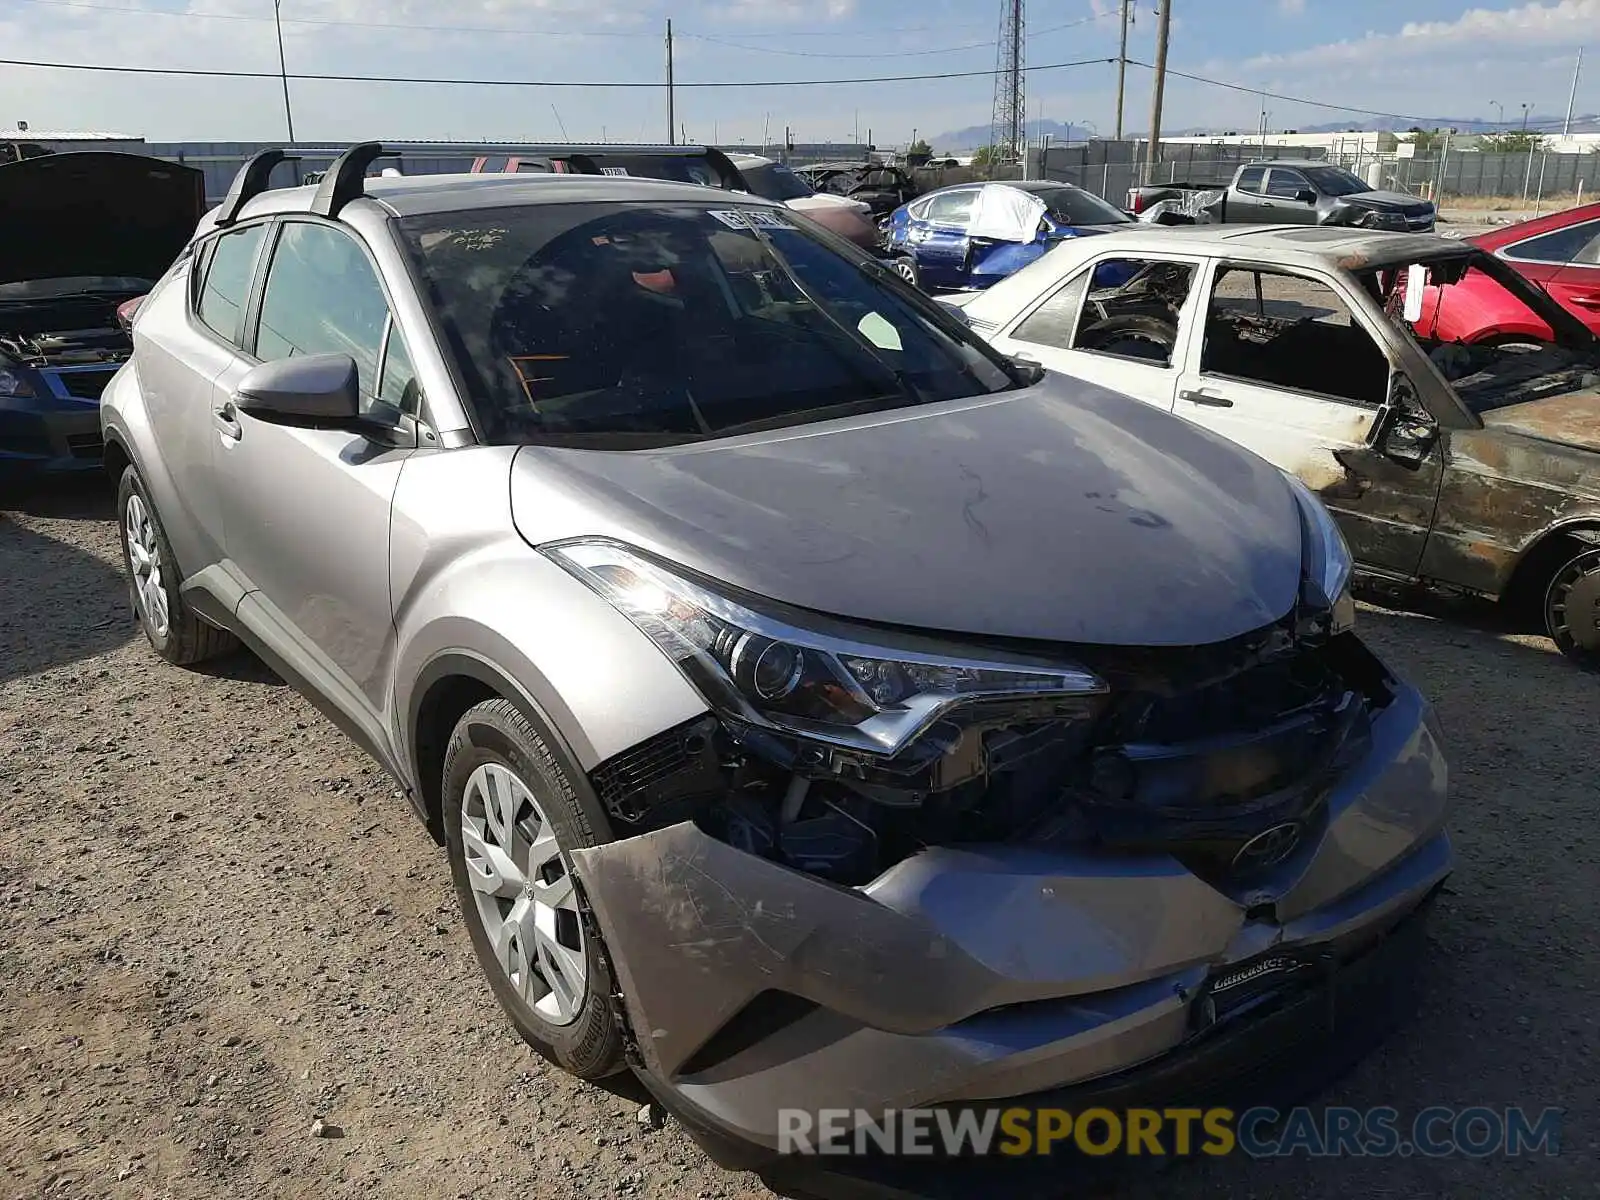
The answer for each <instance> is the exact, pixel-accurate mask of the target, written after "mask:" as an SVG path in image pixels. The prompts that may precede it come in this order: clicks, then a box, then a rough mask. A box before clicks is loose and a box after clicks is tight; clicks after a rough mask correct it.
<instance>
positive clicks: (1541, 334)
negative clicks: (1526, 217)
mask: <svg viewBox="0 0 1600 1200" xmlns="http://www.w3.org/2000/svg"><path fill="white" fill-rule="evenodd" d="M1471 240H1472V241H1473V242H1474V243H1475V244H1476V245H1479V246H1481V247H1483V248H1484V249H1485V250H1487V251H1489V252H1490V253H1491V254H1495V255H1498V256H1499V257H1500V258H1503V259H1505V260H1506V261H1507V262H1508V263H1510V264H1511V265H1512V266H1514V267H1515V268H1516V269H1517V270H1518V271H1519V272H1520V273H1521V274H1522V275H1524V276H1525V277H1527V278H1528V279H1530V280H1532V281H1533V282H1534V283H1536V284H1538V285H1539V286H1540V287H1542V288H1543V289H1544V290H1545V291H1547V292H1549V293H1550V295H1551V297H1552V298H1553V299H1555V301H1556V302H1557V303H1558V304H1560V305H1561V306H1562V307H1563V308H1565V309H1566V310H1567V311H1568V312H1570V313H1571V314H1572V315H1573V316H1575V317H1577V318H1578V320H1580V321H1582V322H1583V323H1584V324H1585V325H1587V326H1588V327H1589V329H1590V330H1591V331H1593V332H1594V333H1595V334H1596V335H1597V336H1600V204H1585V205H1583V206H1582V207H1581V208H1569V209H1568V210H1567V211H1566V212H1559V213H1551V214H1550V215H1549V216H1548V217H1539V218H1537V219H1535V220H1532V221H1523V222H1521V223H1519V224H1516V225H1507V226H1506V227H1505V228H1503V229H1496V230H1493V231H1491V232H1489V233H1485V234H1480V235H1479V236H1477V237H1475V238H1473V239H1471ZM1439 298H1440V289H1438V288H1436V287H1430V288H1429V289H1428V290H1427V293H1426V294H1425V295H1424V297H1423V304H1422V318H1421V320H1419V321H1417V322H1416V330H1417V332H1418V333H1419V334H1420V335H1422V336H1424V337H1435V338H1438V339H1439V340H1440V341H1444V342H1467V343H1469V344H1473V343H1475V344H1482V345H1512V344H1515V343H1518V342H1547V341H1550V340H1552V338H1553V336H1554V335H1553V334H1552V333H1551V331H1550V327H1549V326H1548V325H1546V324H1545V323H1544V322H1543V321H1541V320H1539V318H1538V317H1537V316H1535V315H1534V313H1533V311H1532V310H1531V309H1529V308H1527V307H1526V306H1524V305H1522V304H1520V303H1518V302H1517V300H1516V299H1515V297H1513V296H1512V295H1511V294H1510V293H1509V292H1507V291H1506V289H1505V288H1503V287H1500V286H1498V285H1497V284H1495V283H1494V282H1493V281H1492V280H1489V279H1486V278H1484V277H1483V276H1482V275H1480V274H1479V273H1478V272H1476V271H1472V272H1469V273H1468V275H1467V277H1466V278H1465V279H1463V280H1462V281H1461V282H1460V283H1458V284H1456V285H1454V286H1453V287H1451V288H1450V289H1449V293H1448V302H1447V303H1446V304H1444V305H1443V309H1442V311H1441V306H1440V303H1439Z"/></svg>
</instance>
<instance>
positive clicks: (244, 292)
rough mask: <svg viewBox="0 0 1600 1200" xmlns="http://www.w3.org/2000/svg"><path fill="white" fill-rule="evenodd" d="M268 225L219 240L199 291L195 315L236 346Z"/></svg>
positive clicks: (250, 227)
mask: <svg viewBox="0 0 1600 1200" xmlns="http://www.w3.org/2000/svg"><path fill="white" fill-rule="evenodd" d="M266 228H267V227H266V226H265V225H247V226H245V227H244V228H243V229H235V230H233V231H231V232H229V233H224V234H223V235H221V236H220V237H218V238H217V239H216V240H215V241H214V242H213V243H212V246H211V250H210V253H208V254H207V255H206V262H205V271H204V274H203V275H202V277H201V280H200V286H199V287H198V288H197V289H196V291H195V304H194V311H195V315H196V316H197V317H199V318H200V320H201V322H203V323H204V324H205V326H206V328H207V329H210V330H211V331H212V332H213V333H215V334H216V335H217V336H218V337H221V338H225V339H227V340H228V341H230V342H232V343H233V344H234V345H238V344H239V340H240V336H241V333H242V331H241V329H240V325H241V323H242V320H243V317H244V310H245V306H246V305H247V304H248V302H249V299H250V281H251V279H252V278H253V277H254V275H255V265H256V256H257V254H258V253H259V251H260V249H261V236H262V233H263V232H264V231H265V230H266Z"/></svg>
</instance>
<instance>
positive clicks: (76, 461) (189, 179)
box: [0, 153, 205, 480]
mask: <svg viewBox="0 0 1600 1200" xmlns="http://www.w3.org/2000/svg"><path fill="white" fill-rule="evenodd" d="M204 211H205V191H204V176H202V174H201V173H200V172H199V171H196V170H194V169H193V168H191V167H185V166H180V165H178V164H176V163H169V162H163V161H161V160H159V159H153V158H145V157H143V156H141V155H135V154H117V153H83V154H46V155H40V156H37V157H31V158H24V159H21V160H20V161H17V162H12V163H7V164H5V165H3V166H0V242H3V245H4V249H3V250H0V480H5V479H7V478H17V477H21V476H23V475H25V474H33V473H35V472H39V471H57V470H76V469H84V468H94V467H97V466H99V464H100V454H101V440H100V395H101V393H102V392H103V391H104V390H105V386H106V384H107V383H108V382H109V381H110V379H111V377H112V375H114V374H115V373H116V371H117V369H118V368H119V367H121V365H122V364H123V363H124V362H126V361H127V359H128V356H129V355H130V354H131V353H132V350H133V342H132V338H131V336H130V332H129V329H128V323H127V317H126V315H125V314H119V312H118V310H119V309H120V308H123V307H124V306H126V305H127V304H128V303H129V302H130V301H133V300H136V299H137V298H138V297H140V296H142V295H144V294H145V293H147V292H148V291H149V290H150V289H151V288H152V287H153V286H154V285H155V282H156V280H158V279H159V278H161V276H162V275H163V274H165V273H166V271H167V268H168V267H170V266H171V265H172V260H173V259H174V258H176V257H177V254H178V251H180V250H182V249H183V247H184V245H185V243H187V242H188V240H189V238H190V237H191V236H192V235H193V233H194V229H195V225H196V224H197V223H198V222H199V220H200V217H201V215H202V213H203V212H204Z"/></svg>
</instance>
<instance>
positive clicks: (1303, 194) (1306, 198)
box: [1294, 188, 1317, 204]
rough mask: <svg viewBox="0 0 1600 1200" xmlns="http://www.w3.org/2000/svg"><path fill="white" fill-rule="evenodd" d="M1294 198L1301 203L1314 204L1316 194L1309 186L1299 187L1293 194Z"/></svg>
mask: <svg viewBox="0 0 1600 1200" xmlns="http://www.w3.org/2000/svg"><path fill="white" fill-rule="evenodd" d="M1294 198H1295V199H1296V200H1298V201H1300V203H1301V204H1315V203H1316V202H1317V194H1316V193H1315V192H1313V191H1312V190H1311V189H1310V188H1301V189H1300V190H1299V191H1298V192H1296V193H1295V194H1294Z"/></svg>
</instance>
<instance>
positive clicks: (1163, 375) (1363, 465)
mask: <svg viewBox="0 0 1600 1200" xmlns="http://www.w3.org/2000/svg"><path fill="white" fill-rule="evenodd" d="M1464 281H1471V283H1470V285H1469V284H1468V283H1466V282H1464ZM1486 291H1494V292H1495V294H1496V296H1497V299H1496V300H1495V303H1496V304H1497V305H1499V306H1502V307H1505V308H1506V309H1507V310H1511V311H1517V312H1519V313H1520V314H1521V318H1520V320H1521V323H1522V324H1523V325H1524V326H1525V327H1527V328H1532V329H1540V328H1543V329H1547V330H1549V331H1550V336H1549V338H1548V339H1547V340H1545V341H1542V342H1538V343H1530V342H1529V341H1528V340H1527V338H1525V337H1519V338H1518V339H1516V344H1489V345H1481V344H1480V345H1463V344H1461V343H1459V342H1451V341H1443V340H1441V339H1440V338H1439V337H1438V335H1437V330H1438V328H1439V314H1440V313H1441V312H1444V313H1449V312H1456V313H1460V312H1463V311H1468V312H1470V311H1472V310H1473V306H1474V305H1475V304H1479V303H1482V301H1481V299H1479V298H1478V296H1479V293H1481V292H1486ZM943 303H945V304H947V305H949V306H950V307H951V308H953V309H956V310H959V312H960V313H961V314H962V315H963V316H964V318H965V320H966V323H967V325H968V326H969V327H970V328H971V329H972V330H973V331H974V332H976V333H978V334H979V335H980V336H981V337H984V338H986V339H987V340H988V341H990V342H991V343H992V344H993V345H994V346H995V347H996V348H998V349H1000V350H1001V351H1002V352H1004V353H1006V354H1008V355H1010V356H1012V357H1013V358H1019V359H1031V360H1033V361H1035V362H1037V363H1039V364H1041V365H1043V366H1044V367H1046V368H1048V369H1050V370H1055V371H1060V372H1062V373H1064V374H1067V375H1073V376H1076V377H1078V378H1080V379H1084V380H1087V381H1089V382H1092V383H1098V384H1102V385H1104V386H1105V387H1107V388H1110V389H1112V390H1114V391H1117V392H1122V393H1124V394H1126V395H1129V396H1134V397H1136V398H1138V399H1140V400H1142V401H1144V402H1145V403H1147V404H1151V405H1154V406H1155V407H1157V408H1160V409H1164V410H1166V411H1168V412H1173V413H1176V414H1178V415H1179V416H1182V417H1184V418H1185V419H1187V420H1189V421H1191V422H1193V423H1194V424H1196V425H1201V426H1204V427H1205V428H1207V429H1210V430H1212V431H1213V432H1215V433H1217V434H1220V435H1221V436H1223V437H1226V438H1229V439H1231V440H1232V441H1234V442H1237V443H1239V444H1240V445H1243V446H1245V447H1247V448H1248V449H1250V450H1253V451H1255V452H1256V453H1257V454H1259V455H1260V456H1261V457H1262V458H1265V459H1266V460H1267V461H1269V462H1271V463H1273V464H1274V465H1275V466H1278V467H1281V468H1282V469H1284V470H1286V471H1289V472H1292V473H1293V474H1295V475H1297V476H1299V477H1300V479H1302V480H1303V481H1304V482H1305V483H1307V484H1308V485H1310V486H1311V487H1312V488H1313V489H1314V490H1315V491H1316V492H1317V493H1318V494H1319V496H1320V497H1321V499H1322V501H1323V502H1324V504H1326V505H1327V507H1328V508H1329V509H1330V510H1331V511H1332V512H1333V514H1334V516H1335V517H1336V518H1337V519H1338V522H1339V526H1340V528H1341V530H1342V531H1343V533H1344V535H1345V537H1346V539H1347V540H1348V541H1349V543H1350V548H1351V550H1352V551H1353V552H1354V554H1355V557H1356V560H1357V563H1358V565H1359V566H1360V568H1361V570H1362V571H1363V573H1366V574H1370V575H1378V576H1383V577H1386V578H1389V579H1392V580H1397V581H1401V582H1405V583H1423V584H1437V585H1443V586H1446V587H1449V588H1451V589H1454V590H1458V591H1465V592H1469V593H1474V594H1477V595H1481V596H1486V597H1490V598H1493V599H1496V600H1503V601H1507V602H1510V603H1511V604H1512V605H1513V606H1514V607H1515V608H1517V609H1519V610H1522V611H1523V612H1525V613H1526V614H1527V615H1528V616H1530V617H1532V616H1538V617H1539V618H1541V619H1542V622H1543V624H1544V627H1545V629H1546V631H1547V632H1548V633H1549V634H1550V636H1551V637H1552V638H1553V639H1554V641H1555V643H1556V645H1557V646H1558V647H1559V648H1560V649H1561V650H1562V651H1563V652H1564V653H1566V654H1569V655H1571V656H1573V657H1574V658H1576V659H1578V660H1579V661H1581V662H1583V663H1585V664H1586V665H1592V666H1596V667H1600V470H1597V469H1596V465H1597V463H1600V430H1597V428H1596V425H1595V422H1594V415H1593V414H1594V412H1595V409H1596V405H1597V404H1600V340H1597V339H1596V338H1595V336H1594V334H1593V333H1591V332H1590V331H1589V330H1588V329H1586V328H1585V327H1584V326H1583V325H1582V323H1580V322H1579V321H1577V320H1576V319H1575V318H1574V317H1573V316H1572V315H1571V314H1570V313H1568V312H1567V311H1566V310H1565V309H1563V308H1562V307H1561V306H1560V305H1559V304H1557V303H1556V302H1555V301H1554V300H1552V299H1551V298H1550V296H1549V295H1548V294H1546V293H1545V292H1544V291H1542V290H1540V289H1539V288H1538V287H1537V286H1536V285H1535V284H1533V283H1531V282H1529V281H1528V280H1527V279H1526V278H1524V277H1523V276H1521V275H1520V274H1518V273H1517V271H1516V270H1515V269H1513V267H1512V266H1511V265H1509V264H1507V263H1505V262H1504V261H1502V260H1501V259H1499V258H1497V257H1495V256H1494V255H1492V254H1490V253H1488V252H1486V251H1484V250H1481V249H1479V248H1478V247H1475V246H1474V245H1472V244H1471V243H1469V242H1462V241H1456V240H1452V239H1449V238H1444V237H1439V236H1436V235H1432V234H1406V233H1383V232H1373V231H1368V230H1356V229H1343V228H1336V227H1326V226H1304V225H1291V226H1229V225H1209V226H1193V227H1179V228H1151V229H1148V230H1146V229H1142V228H1140V229H1133V230H1130V231H1128V232H1121V233H1115V234H1111V235H1109V236H1106V237H1097V238H1085V239H1082V240H1080V241H1071V242H1064V243H1062V244H1061V245H1060V246H1058V247H1056V248H1055V249H1054V250H1052V251H1050V253H1048V254H1046V255H1045V256H1044V257H1043V258H1041V259H1039V260H1038V261H1037V262H1035V263H1033V264H1032V265H1030V266H1028V267H1026V268H1024V269H1023V270H1021V271H1019V272H1017V273H1016V274H1015V275H1012V276H1011V277H1009V278H1007V279H1004V280H1001V281H1000V282H999V283H997V284H995V286H994V287H992V288H990V289H989V290H987V291H984V292H978V293H975V294H969V295H963V296H958V297H952V298H948V299H945V300H943Z"/></svg>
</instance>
